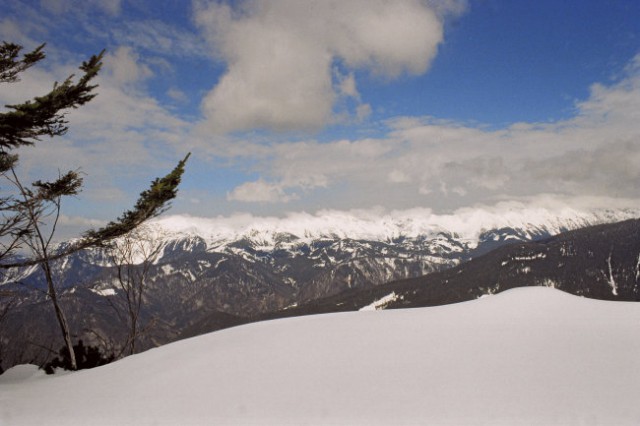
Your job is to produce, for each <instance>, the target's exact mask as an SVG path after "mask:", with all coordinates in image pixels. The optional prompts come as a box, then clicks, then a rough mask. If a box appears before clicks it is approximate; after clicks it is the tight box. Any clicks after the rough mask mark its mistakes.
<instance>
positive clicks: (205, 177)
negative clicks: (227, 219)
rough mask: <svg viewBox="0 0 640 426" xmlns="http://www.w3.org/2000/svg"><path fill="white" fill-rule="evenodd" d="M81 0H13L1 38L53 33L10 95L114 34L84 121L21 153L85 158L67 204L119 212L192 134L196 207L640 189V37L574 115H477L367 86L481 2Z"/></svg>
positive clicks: (422, 66)
mask: <svg viewBox="0 0 640 426" xmlns="http://www.w3.org/2000/svg"><path fill="white" fill-rule="evenodd" d="M54 3H55V4H54ZM70 4H71V3H69V2H66V1H59V2H52V3H50V4H49V6H47V7H44V6H42V5H40V6H38V5H37V4H18V3H15V4H11V5H9V6H8V8H7V15H6V17H5V18H2V19H0V36H1V38H2V39H6V40H13V41H16V42H18V43H22V44H24V45H25V46H26V48H27V49H28V48H33V47H35V45H37V44H38V43H40V42H42V41H47V42H48V45H47V53H48V57H47V60H46V61H45V62H44V63H43V64H42V66H38V67H36V68H34V69H32V70H29V72H27V73H25V74H24V76H23V81H22V83H19V84H15V85H3V86H0V102H1V103H2V104H11V103H16V102H21V101H23V100H25V99H28V98H29V97H32V96H35V95H37V94H41V93H44V92H45V91H47V90H49V89H50V88H51V85H52V83H53V81H56V80H57V81H60V80H62V79H63V78H65V77H66V76H67V75H69V74H71V73H74V72H76V67H77V65H78V64H79V63H80V62H81V61H82V60H85V59H86V58H87V56H88V54H91V53H97V52H98V51H100V50H101V49H102V48H103V47H107V54H106V56H105V66H104V70H103V72H102V74H101V75H100V77H99V84H100V87H99V88H98V96H97V97H96V99H95V100H94V101H92V102H91V103H90V104H88V105H87V106H86V107H83V108H81V109H79V110H77V111H72V112H71V113H70V114H69V116H68V118H69V119H70V124H71V131H70V132H69V134H67V135H66V136H65V137H64V138H59V139H58V140H55V141H53V142H51V143H49V141H45V142H46V143H40V144H37V145H36V146H35V147H33V148H30V149H27V150H24V152H23V153H21V166H22V167H23V170H24V171H25V172H26V173H32V174H33V177H34V178H35V179H39V178H43V177H44V178H46V177H47V176H55V175H57V173H58V170H65V169H76V168H77V167H79V166H80V167H82V169H83V170H84V171H86V172H87V176H86V178H85V182H86V184H87V190H86V192H85V194H83V195H82V199H80V200H79V201H78V202H76V201H74V200H71V202H70V208H71V210H70V211H69V212H68V213H67V214H68V217H69V218H74V219H73V220H76V221H78V223H93V222H91V221H93V220H100V221H104V220H108V219H112V218H113V217H115V216H117V215H118V214H120V212H121V211H122V210H123V209H124V208H126V207H128V205H129V204H130V203H131V202H132V201H133V200H135V197H136V196H137V193H138V192H139V191H140V190H141V189H143V188H144V187H145V185H146V184H147V183H148V181H149V180H150V179H151V178H152V177H155V176H158V175H160V174H163V173H164V172H166V170H168V169H170V168H171V167H172V166H173V165H174V164H175V161H177V160H176V159H178V158H182V157H183V156H184V154H186V152H187V151H191V152H193V154H194V155H193V156H192V157H191V160H190V165H189V168H188V170H187V173H186V176H185V178H186V179H185V183H184V185H183V187H182V189H181V192H180V198H179V199H178V200H176V203H175V204H174V212H175V213H186V214H192V215H196V216H215V215H232V214H234V213H239V212H246V213H250V214H252V215H255V216H258V215H275V216H285V215H287V214H288V213H290V212H295V211H297V212H309V213H311V214H313V213H315V212H318V211H322V210H327V209H329V210H346V211H348V210H353V209H371V210H372V211H377V210H374V209H377V208H381V209H382V211H387V212H389V211H399V210H402V209H412V208H429V209H433V211H434V212H439V213H447V212H453V211H456V210H457V209H461V208H468V207H473V206H477V205H494V204H499V203H501V202H503V201H509V200H517V201H519V202H526V203H537V202H543V203H544V202H547V201H548V200H551V199H555V200H561V201H562V202H564V203H567V204H571V205H574V206H578V207H585V208H586V207H603V206H604V207H606V206H632V205H634V204H635V205H637V201H638V200H640V187H639V186H638V185H637V182H638V181H640V169H639V168H638V167H637V164H640V54H636V56H635V57H632V58H627V60H628V63H627V64H626V66H623V65H620V64H618V65H617V66H615V67H612V68H611V73H610V75H609V76H608V77H609V78H603V79H600V80H594V81H593V82H592V85H591V87H590V88H589V90H588V93H587V94H586V95H585V96H584V97H582V98H577V99H573V102H574V103H573V108H572V110H571V112H570V114H568V118H567V117H564V118H555V119H554V118H552V119H550V120H548V121H546V122H519V123H511V124H507V125H497V124H496V123H477V122H475V123H469V122H467V121H461V120H460V119H458V118H456V117H447V116H442V115H439V114H438V112H437V111H434V112H433V113H432V114H429V115H425V114H424V113H421V112H420V111H416V112H415V113H414V114H393V112H385V111H384V109H385V108H386V107H387V105H388V104H389V102H390V100H389V99H386V98H385V99H383V98H377V97H375V96H374V95H376V94H375V93H373V92H371V91H369V92H367V91H366V90H365V89H366V85H367V84H371V82H372V81H373V82H375V83H376V85H377V86H376V87H381V88H384V87H391V88H393V87H394V86H393V85H394V84H398V83H400V82H403V81H416V79H421V78H426V77H428V76H429V75H430V71H433V70H434V69H435V68H432V67H435V66H436V65H437V62H436V61H435V59H436V58H437V57H438V54H441V53H442V51H443V50H445V48H447V47H448V45H447V36H448V33H447V29H448V28H451V26H450V23H451V22H452V21H453V20H455V19H462V18H463V17H464V16H466V15H467V14H472V13H477V12H478V11H479V10H480V8H481V6H477V5H469V4H467V3H466V2H464V1H454V0H451V1H447V0H442V1H436V0H434V1H418V0H399V1H394V2H387V1H382V0H374V1H365V0H352V1H337V0H336V1H334V0H326V1H320V0H318V1H315V0H314V1H305V2H300V1H295V0H282V1H267V0H246V1H239V2H229V1H205V0H196V1H194V2H192V3H190V6H189V7H186V6H185V7H184V8H183V7H180V8H178V9H177V10H179V11H180V12H181V13H182V14H183V17H182V19H183V21H182V22H177V21H176V22H172V21H170V20H167V19H165V20H164V21H163V20H161V19H160V17H159V16H156V15H153V16H152V15H149V11H153V10H158V9H160V7H152V5H148V4H147V5H145V4H144V2H142V3H140V4H138V5H137V6H135V7H134V6H133V5H130V4H128V3H126V2H125V3H123V2H118V1H113V2H109V3H108V5H107V3H105V5H107V6H104V7H102V6H100V7H98V6H97V5H95V4H94V5H93V6H92V4H93V3H91V4H89V3H87V4H86V5H84V6H83V7H79V8H72V7H71V6H70ZM174 6H175V5H174ZM471 6H473V7H471ZM165 7H169V6H165ZM135 8H137V9H135ZM134 9H135V10H134ZM183 9H184V10H183ZM132 11H133V12H135V13H133V12H132ZM480 11H481V10H480ZM171 12H174V11H171ZM166 13H169V12H166ZM47 14H53V15H47ZM174 14H175V13H174ZM47 16H54V17H56V19H45V18H46V17H47ZM89 16H91V17H92V19H87V18H88V17H89ZM463 24H464V22H463V21H461V24H460V25H463ZM448 25H449V26H448ZM61 34H66V35H67V36H65V38H64V39H62V38H60V35H61ZM154 40H155V41H156V42H153V41H154ZM89 42H90V43H91V44H90V45H89V44H85V45H83V44H82V43H89ZM80 45H81V46H83V49H77V46H80ZM87 46H90V47H87ZM94 46H99V48H94ZM449 54H450V55H451V54H452V53H451V52H449ZM522 84H526V82H522ZM369 90H371V87H369ZM452 90H458V89H456V88H455V87H454V88H453V89H452ZM460 90H462V89H460ZM421 93H422V92H421ZM385 96H388V94H386V95H385ZM421 96H425V97H428V96H431V94H430V93H428V92H424V94H421ZM392 101H393V102H396V103H402V102H404V99H402V98H398V99H393V100H392ZM523 102H526V100H523ZM461 107H462V106H461ZM381 111H383V112H381ZM309 129H311V131H309ZM336 129H338V131H335V130H336ZM43 174H45V176H43ZM35 179H34V180H35ZM132 182H135V184H133V183H132ZM70 221H71V219H70Z"/></svg>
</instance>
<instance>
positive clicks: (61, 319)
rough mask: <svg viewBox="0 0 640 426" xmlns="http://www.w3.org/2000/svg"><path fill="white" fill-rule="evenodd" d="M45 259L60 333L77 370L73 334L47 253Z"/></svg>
mask: <svg viewBox="0 0 640 426" xmlns="http://www.w3.org/2000/svg"><path fill="white" fill-rule="evenodd" d="M44 258H45V259H46V260H45V261H44V262H43V263H42V269H44V275H45V278H46V280H47V289H48V294H49V298H50V299H51V303H52V304H53V309H54V311H55V313H56V318H57V319H58V324H59V325H60V331H61V332H62V339H63V340H64V344H65V346H66V347H67V352H69V363H70V366H69V367H70V369H71V370H74V371H75V370H77V369H78V364H77V362H76V354H75V352H74V350H73V342H72V341H71V332H70V331H69V324H68V323H67V318H66V317H65V315H64V312H63V311H62V308H61V307H60V303H59V302H58V294H57V292H56V288H55V286H54V284H53V277H52V275H51V266H50V265H49V261H48V258H47V255H46V251H45V254H44Z"/></svg>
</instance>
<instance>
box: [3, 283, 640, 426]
mask: <svg viewBox="0 0 640 426" xmlns="http://www.w3.org/2000/svg"><path fill="white" fill-rule="evenodd" d="M638 324H640V305H639V304H634V303H624V302H603V301H594V300H588V299H584V298H578V297H575V296H570V295H567V294H565V293H562V292H560V291H558V290H555V289H551V288H520V289H515V290H511V291H508V292H505V293H501V294H499V295H496V296H491V297H485V298H483V299H480V300H477V301H472V302H466V303H461V304H455V305H448V306H441V307H435V308H420V309H407V310H396V311H374V312H353V313H343V314H332V315H320V316H311V317H301V318H292V319H284V320H276V321H269V322H263V323H256V324H250V325H246V326H241V327H237V328H232V329H227V330H223V331H221V332H217V333H211V334H208V335H204V336H200V337H196V338H192V339H188V340H185V341H181V342H177V343H174V344H170V345H167V346H164V347H161V348H158V349H153V350H150V351H148V352H146V353H142V354H139V355H135V356H131V357H128V358H125V359H123V360H121V361H119V362H116V363H113V364H110V365H107V366H104V367H100V368H96V369H93V370H85V371H80V372H77V373H71V374H63V375H60V376H54V377H50V376H49V377H47V376H43V375H42V373H40V372H38V371H36V370H34V368H33V367H29V366H19V367H15V368H14V369H11V370H9V371H8V372H7V373H5V374H4V375H3V376H0V424H7V425H32V424H37V425H57V424H65V425H88V424H93V425H152V424H154V425H174V424H181V425H200V424H202V425H205V424H224V425H233V424H239V425H240V424H241V425H257V424H266V425H325V424H331V425H335V424H345V425H359V424H362V425H377V424H380V425H399V424H408V425H413V424H429V425H465V424H474V425H475V424H486V425H519V424H522V425H524V424H526V425H531V424H541V425H542V424H544V425H554V424H563V425H564V424H602V425H612V424H616V425H625V424H629V425H631V424H640V405H639V404H638V403H637V401H638V397H639V396H640V339H638ZM27 376H31V377H27Z"/></svg>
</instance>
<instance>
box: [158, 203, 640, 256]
mask: <svg viewBox="0 0 640 426" xmlns="http://www.w3.org/2000/svg"><path fill="white" fill-rule="evenodd" d="M638 216H640V209H638V210H605V209H600V210H591V211H587V210H577V209H574V208H570V207H562V208H556V209H550V208H532V207H524V206H523V205H518V204H515V205H513V204H512V205H499V206H497V207H494V208H479V209H462V210H458V211H456V212H454V213H451V214H436V213H434V212H433V211H432V210H430V209H425V208H416V209H411V210H403V211H392V212H388V213H384V212H379V211H350V212H344V211H334V210H326V211H321V212H319V213H317V214H309V213H291V214H289V215H287V216H285V217H282V218H279V217H255V216H252V215H235V216H228V217H216V218H201V217H193V216H188V215H173V216H165V217H162V218H159V219H157V220H155V221H153V222H152V223H151V228H152V229H155V231H154V232H157V234H158V235H163V236H165V237H174V238H175V237H187V236H191V237H193V236H198V237H200V238H202V239H203V240H204V241H205V242H206V243H207V245H208V247H210V248H213V249H220V248H222V247H224V246H226V245H227V244H229V242H234V241H239V240H245V241H251V242H253V243H254V245H255V246H256V247H259V248H261V249H263V250H273V249H275V248H277V247H278V246H279V245H280V246H281V245H283V244H287V243H292V242H299V243H309V242H312V241H313V240H323V239H343V240H344V239H350V240H368V241H382V242H388V241H394V240H399V239H403V238H405V239H406V238H409V239H415V238H423V239H424V238H426V239H433V238H437V237H438V235H442V234H445V235H450V236H452V237H455V238H456V239H458V240H460V241H465V242H467V243H468V244H469V245H470V246H471V247H475V245H477V244H478V243H479V242H480V240H481V239H482V236H483V235H485V234H487V233H489V232H491V231H495V230H499V229H507V228H508V229H511V230H514V231H516V232H519V233H521V234H522V236H523V237H525V238H526V237H527V236H529V237H533V236H535V235H540V234H549V235H555V234H558V233H560V232H562V231H566V230H571V229H576V228H580V227H584V226H589V225H594V224H599V223H607V222H616V221H621V220H626V219H630V218H634V217H638Z"/></svg>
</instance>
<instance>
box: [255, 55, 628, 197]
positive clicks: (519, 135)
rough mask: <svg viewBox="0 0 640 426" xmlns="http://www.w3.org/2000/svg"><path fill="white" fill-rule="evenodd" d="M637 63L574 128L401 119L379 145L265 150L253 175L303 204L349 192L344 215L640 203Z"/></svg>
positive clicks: (597, 93)
mask: <svg viewBox="0 0 640 426" xmlns="http://www.w3.org/2000/svg"><path fill="white" fill-rule="evenodd" d="M639 58H640V56H638V57H636V58H634V59H633V60H632V61H631V63H630V65H629V66H628V67H627V68H626V71H625V74H624V75H623V76H622V77H621V78H620V79H619V80H617V81H615V82H613V83H610V84H608V85H605V84H594V85H593V86H592V87H591V91H590V95H589V96H588V97H587V98H586V99H584V100H581V101H579V102H576V113H575V115H574V117H572V118H569V119H566V120H561V121H557V122H551V123H516V124H513V125H511V126H509V127H507V128H504V129H497V130H493V129H486V128H483V127H480V126H469V125H465V124H464V123H456V122H452V121H447V120H441V119H434V118H433V117H399V118H396V119H393V120H390V121H388V122H387V123H386V125H387V129H386V131H384V132H383V133H381V134H380V135H379V136H378V137H374V138H367V139H359V140H338V141H333V142H324V141H323V142H317V141H303V142H283V143H279V144H273V145H271V146H269V147H264V146H262V145H260V146H261V147H262V149H263V151H262V152H261V154H260V155H258V156H256V159H258V158H259V161H256V164H257V166H256V167H255V168H254V169H253V171H254V172H257V173H259V174H260V175H261V176H264V177H265V178H267V179H268V180H269V181H270V182H274V183H276V184H277V186H278V188H281V189H284V190H285V191H286V192H287V193H297V194H300V196H301V199H302V200H304V199H305V198H306V197H311V196H312V195H313V189H314V188H319V187H322V188H329V190H332V189H339V188H348V191H332V192H331V193H332V195H333V197H334V198H332V199H331V200H329V201H330V202H331V203H332V204H331V205H334V206H340V207H343V208H353V207H354V206H361V207H364V206H375V205H384V206H390V205H391V206H395V207H397V208H409V207H413V206H417V205H429V206H433V207H434V208H435V207H437V208H441V209H455V208H458V207H462V206H467V205H470V204H474V203H477V202H489V201H490V200H500V199H512V198H514V197H516V198H517V197H535V196H537V195H538V194H555V196H556V197H561V198H564V199H569V198H571V199H575V198H576V197H582V198H581V199H583V200H584V199H590V200H596V201H598V202H601V201H602V200H603V199H606V198H607V197H609V198H611V199H613V198H615V199H640V186H638V185H637V183H638V181H639V180H640V169H639V168H638V167H637V165H638V164H639V163H640V116H639V114H640V113H639V111H640V66H638V65H639V64H640V59H639ZM346 87H347V88H346V90H349V84H346ZM247 151H248V152H251V149H250V148H248V150H247ZM301 189H304V190H303V191H300V190H301ZM325 192H327V191H323V193H325ZM273 200H274V201H277V198H275V197H274V198H273ZM247 201H248V199H247ZM594 202H595V201H594ZM605 204H606V203H605Z"/></svg>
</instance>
